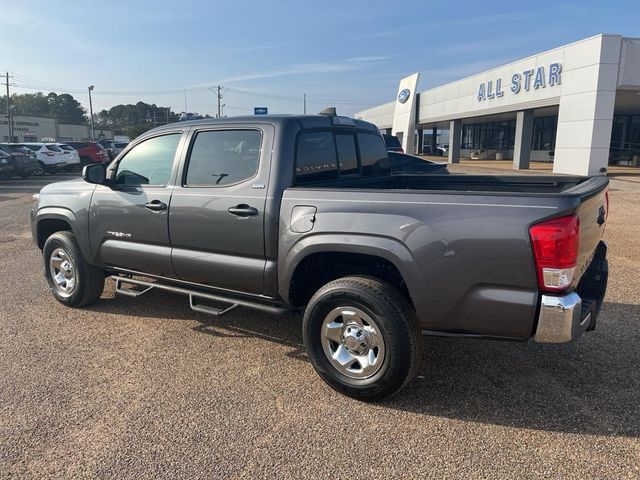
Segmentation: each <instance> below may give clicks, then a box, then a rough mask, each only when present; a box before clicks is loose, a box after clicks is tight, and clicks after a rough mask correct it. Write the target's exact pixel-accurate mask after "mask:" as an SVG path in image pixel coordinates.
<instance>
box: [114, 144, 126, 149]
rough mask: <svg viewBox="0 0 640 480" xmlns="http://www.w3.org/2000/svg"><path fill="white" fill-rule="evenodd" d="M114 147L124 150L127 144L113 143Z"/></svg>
mask: <svg viewBox="0 0 640 480" xmlns="http://www.w3.org/2000/svg"><path fill="white" fill-rule="evenodd" d="M114 145H115V146H116V148H124V147H126V146H127V145H129V144H128V143H115V144H114Z"/></svg>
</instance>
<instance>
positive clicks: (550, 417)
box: [93, 293, 640, 437]
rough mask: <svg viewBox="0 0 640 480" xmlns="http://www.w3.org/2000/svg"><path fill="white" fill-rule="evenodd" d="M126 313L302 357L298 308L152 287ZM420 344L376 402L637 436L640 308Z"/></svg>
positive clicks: (114, 307) (499, 421)
mask: <svg viewBox="0 0 640 480" xmlns="http://www.w3.org/2000/svg"><path fill="white" fill-rule="evenodd" d="M130 301H131V300H130V299H126V298H125V299H121V297H117V298H115V299H113V300H106V301H105V300H103V301H101V302H100V303H99V304H97V305H96V306H94V307H93V308H94V309H96V310H99V311H103V312H112V313H122V311H123V310H124V311H127V313H133V312H131V310H129V309H128V308H127V304H126V303H125V302H127V303H128V302H130ZM133 314H134V315H139V316H149V317H160V318H163V317H167V316H168V315H170V316H171V318H176V319H185V320H187V319H188V320H197V321H198V322H199V325H197V326H195V327H193V328H192V330H193V331H194V332H197V333H202V334H206V335H212V336H215V337H224V338H225V339H229V340H233V339H242V338H247V337H252V338H260V339H263V340H266V341H269V342H274V343H276V344H279V345H284V346H286V347H290V348H288V349H287V352H286V353H285V355H286V356H287V357H289V358H291V359H295V360H296V361H304V362H308V358H307V356H306V354H305V351H304V346H303V343H302V335H301V324H302V318H301V316H300V315H292V316H284V317H282V316H273V315H268V314H264V313H255V312H249V311H247V310H237V311H234V312H232V313H230V314H228V315H225V316H223V317H217V318H216V317H209V316H206V315H202V314H198V313H196V312H192V311H190V310H189V309H188V307H186V306H185V303H184V297H179V296H176V295H166V294H162V295H158V294H156V293H151V294H149V297H148V298H147V299H146V300H145V301H142V299H138V300H136V308H135V313H133ZM423 341H424V358H423V361H422V366H421V368H420V371H419V373H418V377H417V378H416V379H415V380H414V381H413V382H412V383H411V384H409V385H408V386H407V387H406V388H405V389H404V390H403V391H402V392H400V394H398V395H397V396H395V397H393V398H392V399H390V400H388V401H385V402H382V403H381V404H380V405H382V406H385V407H387V408H391V409H397V410H402V411H408V412H413V413H416V414H421V415H429V416H438V417H447V418H452V419H458V420H464V421H473V422H480V423H487V424H496V425H506V426H513V427H518V428H530V429H536V430H548V431H558V432H566V433H580V434H585V433H586V434H593V435H607V436H629V437H638V436H640V305H627V304H616V303H606V304H605V306H604V307H603V311H602V314H601V316H600V319H599V325H598V328H597V329H596V331H595V332H592V333H589V334H587V335H585V336H584V337H583V338H582V339H581V340H580V341H579V342H576V343H573V344H565V345H540V344H536V343H533V342H527V343H518V342H497V341H474V340H466V339H455V338H439V337H424V338H423ZM317 381H318V382H320V380H319V379H318V380H317ZM326 394H331V393H329V392H328V391H327V392H326Z"/></svg>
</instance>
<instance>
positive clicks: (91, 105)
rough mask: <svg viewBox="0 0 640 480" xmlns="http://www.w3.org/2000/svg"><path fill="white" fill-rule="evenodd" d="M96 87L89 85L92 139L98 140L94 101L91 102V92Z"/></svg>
mask: <svg viewBox="0 0 640 480" xmlns="http://www.w3.org/2000/svg"><path fill="white" fill-rule="evenodd" d="M94 88H95V87H94V86H93V85H89V115H90V116H91V140H93V141H94V142H95V141H96V129H95V127H94V126H93V103H91V92H92V91H93V89H94Z"/></svg>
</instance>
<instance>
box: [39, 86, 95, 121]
mask: <svg viewBox="0 0 640 480" xmlns="http://www.w3.org/2000/svg"><path fill="white" fill-rule="evenodd" d="M47 102H48V105H49V115H50V116H52V117H55V118H57V119H59V120H60V121H61V122H63V123H75V124H84V123H86V122H87V116H86V114H85V110H84V108H82V105H80V102H78V101H77V100H76V99H75V98H73V96H71V95H69V94H68V93H62V94H60V95H57V94H55V93H54V92H51V93H49V95H47Z"/></svg>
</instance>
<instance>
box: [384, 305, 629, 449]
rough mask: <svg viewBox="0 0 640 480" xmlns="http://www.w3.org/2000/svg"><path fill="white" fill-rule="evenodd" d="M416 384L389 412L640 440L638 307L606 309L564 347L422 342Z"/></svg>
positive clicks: (391, 403) (390, 403)
mask: <svg viewBox="0 0 640 480" xmlns="http://www.w3.org/2000/svg"><path fill="white" fill-rule="evenodd" d="M424 340H425V356H424V360H423V364H422V368H421V369H420V372H419V374H418V378H417V379H416V380H415V381H414V382H413V383H412V384H411V385H409V386H408V387H407V388H406V389H405V390H403V391H402V392H401V393H400V394H399V395H398V396H396V397H395V398H393V399H391V400H389V401H387V402H385V405H386V406H388V407H390V408H396V409H400V410H406V411H411V412H415V413H419V414H425V415H434V416H444V417H450V418H456V419H461V420H467V421H476V422H482V423H491V424H498V425H508V426H514V427H520V428H531V429H536V430H551V431H560V432H567V433H581V434H585V433H586V434H593V435H608V436H629V437H638V436H640V346H639V340H640V305H626V304H610V303H609V304H605V306H604V307H603V311H602V314H601V316H600V319H599V325H598V328H597V329H596V331H595V332H592V333H589V334H587V335H585V336H584V337H583V338H582V339H581V340H580V341H578V342H576V343H573V344H565V345H540V344H536V343H533V342H528V343H504V342H496V341H471V340H463V339H445V338H428V337H425V338H424Z"/></svg>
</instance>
